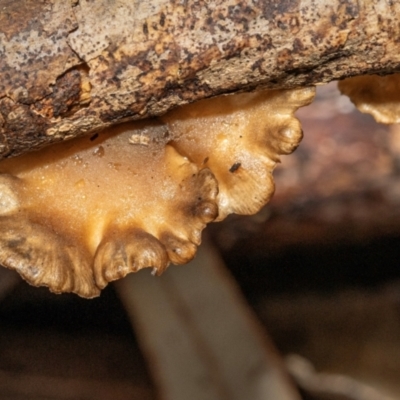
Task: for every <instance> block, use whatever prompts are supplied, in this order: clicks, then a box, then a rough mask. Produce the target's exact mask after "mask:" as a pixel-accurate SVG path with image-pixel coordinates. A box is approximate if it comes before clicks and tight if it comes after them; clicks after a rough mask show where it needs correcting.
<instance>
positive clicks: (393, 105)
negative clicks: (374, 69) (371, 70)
mask: <svg viewBox="0 0 400 400" xmlns="http://www.w3.org/2000/svg"><path fill="white" fill-rule="evenodd" d="M338 86H339V89H340V91H341V92H342V93H343V94H345V95H347V96H349V97H350V100H351V101H352V102H353V103H354V105H355V106H356V107H357V108H358V109H359V110H360V111H361V112H363V113H367V114H371V115H372V116H373V117H374V118H375V120H376V121H377V122H381V123H383V124H395V123H398V122H400V74H392V75H386V76H379V75H363V76H356V77H354V78H348V79H345V80H343V81H340V82H339V84H338Z"/></svg>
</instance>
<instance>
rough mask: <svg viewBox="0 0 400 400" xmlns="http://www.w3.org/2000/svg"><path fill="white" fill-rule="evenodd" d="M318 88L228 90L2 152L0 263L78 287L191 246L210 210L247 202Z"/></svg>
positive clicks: (262, 190) (216, 213)
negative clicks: (84, 133)
mask: <svg viewBox="0 0 400 400" xmlns="http://www.w3.org/2000/svg"><path fill="white" fill-rule="evenodd" d="M313 96H314V88H305V89H297V90H288V91H267V92H256V93H245V94H240V95H235V96H225V97H220V98H215V99H210V100H203V101H201V102H199V103H196V104H192V105H188V106H185V107H181V108H179V109H176V110H175V111H173V112H171V113H169V114H167V115H166V116H164V117H162V118H160V119H159V120H158V121H155V120H153V121H144V122H136V123H129V124H124V125H120V126H118V127H114V128H111V129H109V130H107V131H103V132H100V133H99V134H96V135H94V136H92V137H83V138H79V139H75V140H72V141H68V142H65V143H62V144H58V145H55V146H52V147H48V148H45V149H43V150H41V151H39V152H35V153H30V154H27V155H24V156H21V157H18V158H14V159H9V160H5V161H2V162H1V163H0V264H2V265H4V266H6V267H8V268H12V269H15V270H17V271H18V272H19V273H20V274H21V275H22V277H23V278H24V279H26V280H27V281H28V282H29V283H31V284H33V285H46V286H48V287H49V288H50V290H52V291H54V292H74V293H77V294H78V295H80V296H83V297H93V296H96V295H98V294H99V292H100V289H102V288H104V287H105V286H106V285H107V283H108V282H110V281H113V280H115V279H119V278H121V277H123V276H125V275H126V274H127V273H129V272H134V271H137V270H139V269H142V268H145V267H152V268H153V269H154V271H155V272H156V273H161V272H162V271H163V270H164V269H165V268H166V267H167V266H168V264H169V263H170V262H172V263H175V264H183V263H186V262H188V261H189V260H190V259H191V258H193V256H194V255H195V252H196V247H197V246H198V245H199V244H200V241H201V231H202V230H203V229H204V227H205V225H206V224H207V223H208V222H211V221H213V220H215V219H217V220H221V219H224V218H225V217H226V216H227V215H228V214H230V213H238V214H252V213H255V212H257V211H258V210H259V209H260V208H261V207H262V206H263V205H264V204H265V203H266V202H267V201H268V200H269V198H270V197H271V195H272V193H273V190H274V184H273V179H272V171H273V169H274V167H275V165H276V163H277V162H279V155H280V154H289V153H291V152H292V151H293V150H294V149H295V148H296V147H297V146H298V144H299V142H300V140H301V137H302V131H301V127H300V123H299V121H298V120H297V119H296V118H295V117H294V115H293V113H294V112H295V111H296V110H297V109H298V108H299V107H300V106H303V105H306V104H308V103H310V102H311V100H312V98H313Z"/></svg>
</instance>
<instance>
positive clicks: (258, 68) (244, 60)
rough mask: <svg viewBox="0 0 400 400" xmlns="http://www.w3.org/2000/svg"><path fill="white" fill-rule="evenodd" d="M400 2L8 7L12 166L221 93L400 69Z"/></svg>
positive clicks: (0, 33)
mask: <svg viewBox="0 0 400 400" xmlns="http://www.w3.org/2000/svg"><path fill="white" fill-rule="evenodd" d="M399 20H400V4H398V3H397V2H396V1H389V0H358V1H357V0H330V1H325V0H324V1H321V0H303V1H300V0H285V1H281V0H267V1H261V0H257V1H250V0H245V1H240V0H202V1H192V0H186V1H184V0H148V1H147V0H146V1H145V0H135V1H131V0H114V1H111V0H99V1H96V2H92V1H89V0H71V1H61V0H43V1H36V0H14V1H10V0H0V159H1V158H7V157H12V156H16V155H18V154H21V153H23V152H26V151H29V150H32V149H36V148H40V147H42V146H44V145H46V144H50V143H53V142H58V141H62V140H65V139H69V138H72V137H76V136H81V135H83V134H85V133H91V132H94V131H96V130H99V129H103V128H105V127H107V126H110V125H114V124H116V123H120V122H123V121H128V120H135V119H141V118H146V117H151V116H157V115H161V114H163V113H165V112H166V111H168V110H169V109H171V108H173V107H175V106H178V105H181V104H185V103H188V102H193V101H195V100H199V99H202V98H206V97H211V96H216V95H219V94H228V93H232V92H236V91H245V90H252V89H256V88H261V87H263V88H293V87H299V86H309V85H315V84H321V83H326V82H329V81H331V80H337V79H342V78H345V77H348V76H352V75H360V74H366V73H379V74H388V73H392V72H395V71H396V70H398V69H399V68H400V43H399V40H398V38H399V37H400V24H399V23H398V21H399Z"/></svg>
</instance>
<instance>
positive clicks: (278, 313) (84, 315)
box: [0, 84, 400, 400]
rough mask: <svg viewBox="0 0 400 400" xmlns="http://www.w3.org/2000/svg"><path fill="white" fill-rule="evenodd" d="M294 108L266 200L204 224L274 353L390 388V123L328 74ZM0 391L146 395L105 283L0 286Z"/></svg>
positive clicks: (395, 237) (397, 264) (396, 193)
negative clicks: (296, 139)
mask: <svg viewBox="0 0 400 400" xmlns="http://www.w3.org/2000/svg"><path fill="white" fill-rule="evenodd" d="M297 116H298V117H299V119H300V120H301V121H302V124H303V130H304V139H303V142H302V143H301V145H300V147H299V148H298V149H297V150H296V152H295V153H294V154H293V155H290V156H285V157H283V158H282V164H281V165H279V166H278V167H277V169H276V171H275V174H274V175H275V180H276V187H277V188H276V193H275V196H274V198H273V200H272V201H271V202H270V203H269V204H268V205H267V206H266V207H265V208H264V209H263V210H262V211H261V212H260V213H258V214H257V215H255V216H251V217H240V216H230V217H229V218H228V219H227V220H226V221H224V222H222V223H218V224H212V225H211V226H209V227H208V229H207V230H208V235H209V237H210V238H211V241H212V242H213V243H214V245H215V246H216V247H217V249H218V250H219V252H220V254H221V255H222V257H223V259H224V261H225V264H226V266H227V267H228V269H229V270H230V272H231V273H232V274H233V276H234V277H235V279H236V281H237V283H238V285H239V286H240V288H241V290H242V292H243V294H244V296H245V297H246V299H247V301H248V303H249V304H250V306H251V307H252V309H253V310H254V311H255V313H256V315H257V318H258V319H259V321H260V322H261V323H262V324H263V326H264V327H265V330H266V332H268V334H269V336H270V337H271V338H272V340H273V342H274V343H275V345H276V347H277V348H278V350H279V351H280V353H281V354H282V355H283V356H286V355H289V354H299V355H301V356H303V357H305V358H306V359H308V360H309V361H310V362H311V363H312V364H313V365H314V366H315V367H316V369H317V370H318V371H323V372H329V373H341V374H344V375H346V376H349V377H353V378H355V379H357V380H359V381H360V382H364V383H367V384H369V385H371V386H373V387H375V388H377V389H378V390H380V391H382V393H387V394H389V395H391V396H392V397H393V398H400V378H399V377H400V179H399V178H400V127H399V126H397V125H393V126H384V125H379V124H377V123H375V122H374V120H373V119H372V117H370V116H368V115H364V114H361V113H359V112H358V111H356V110H355V109H354V107H353V106H352V104H351V103H350V101H349V100H348V99H347V98H345V97H343V96H340V94H339V93H338V91H337V89H336V84H329V85H326V86H324V87H321V88H319V89H318V91H317V97H316V100H315V102H314V103H313V104H312V105H311V106H309V107H306V108H304V109H301V110H299V112H298V113H297ZM159 279H162V277H161V278H159ZM10 288H11V285H10ZM71 393H75V394H74V395H73V396H72V395H71ZM3 398H4V399H11V400H17V399H30V400H33V399H72V398H74V399H96V400H102V399H104V400H105V399H113V400H118V399H143V400H147V399H155V398H156V391H155V385H154V383H153V381H152V379H151V377H150V376H149V373H148V369H147V364H146V361H145V359H144V357H143V355H142V353H141V351H140V348H139V346H138V344H137V340H136V338H135V333H134V332H133V331H132V329H131V325H130V322H129V320H128V317H127V315H126V312H125V310H124V308H123V306H122V305H121V303H120V300H119V298H118V296H117V294H116V292H115V290H114V288H113V286H112V285H110V286H109V287H108V288H106V290H105V291H104V292H103V294H102V295H101V297H100V298H98V299H94V300H83V299H80V298H78V297H77V296H74V295H61V296H56V295H53V294H51V293H49V292H48V290H47V289H44V288H32V287H30V286H28V285H27V284H25V283H24V282H22V281H19V282H18V283H17V284H16V285H14V286H12V289H10V290H9V291H8V292H7V293H6V292H4V296H3V298H2V299H1V301H0V399H3ZM249 400H251V399H249ZM316 400H318V399H316Z"/></svg>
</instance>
